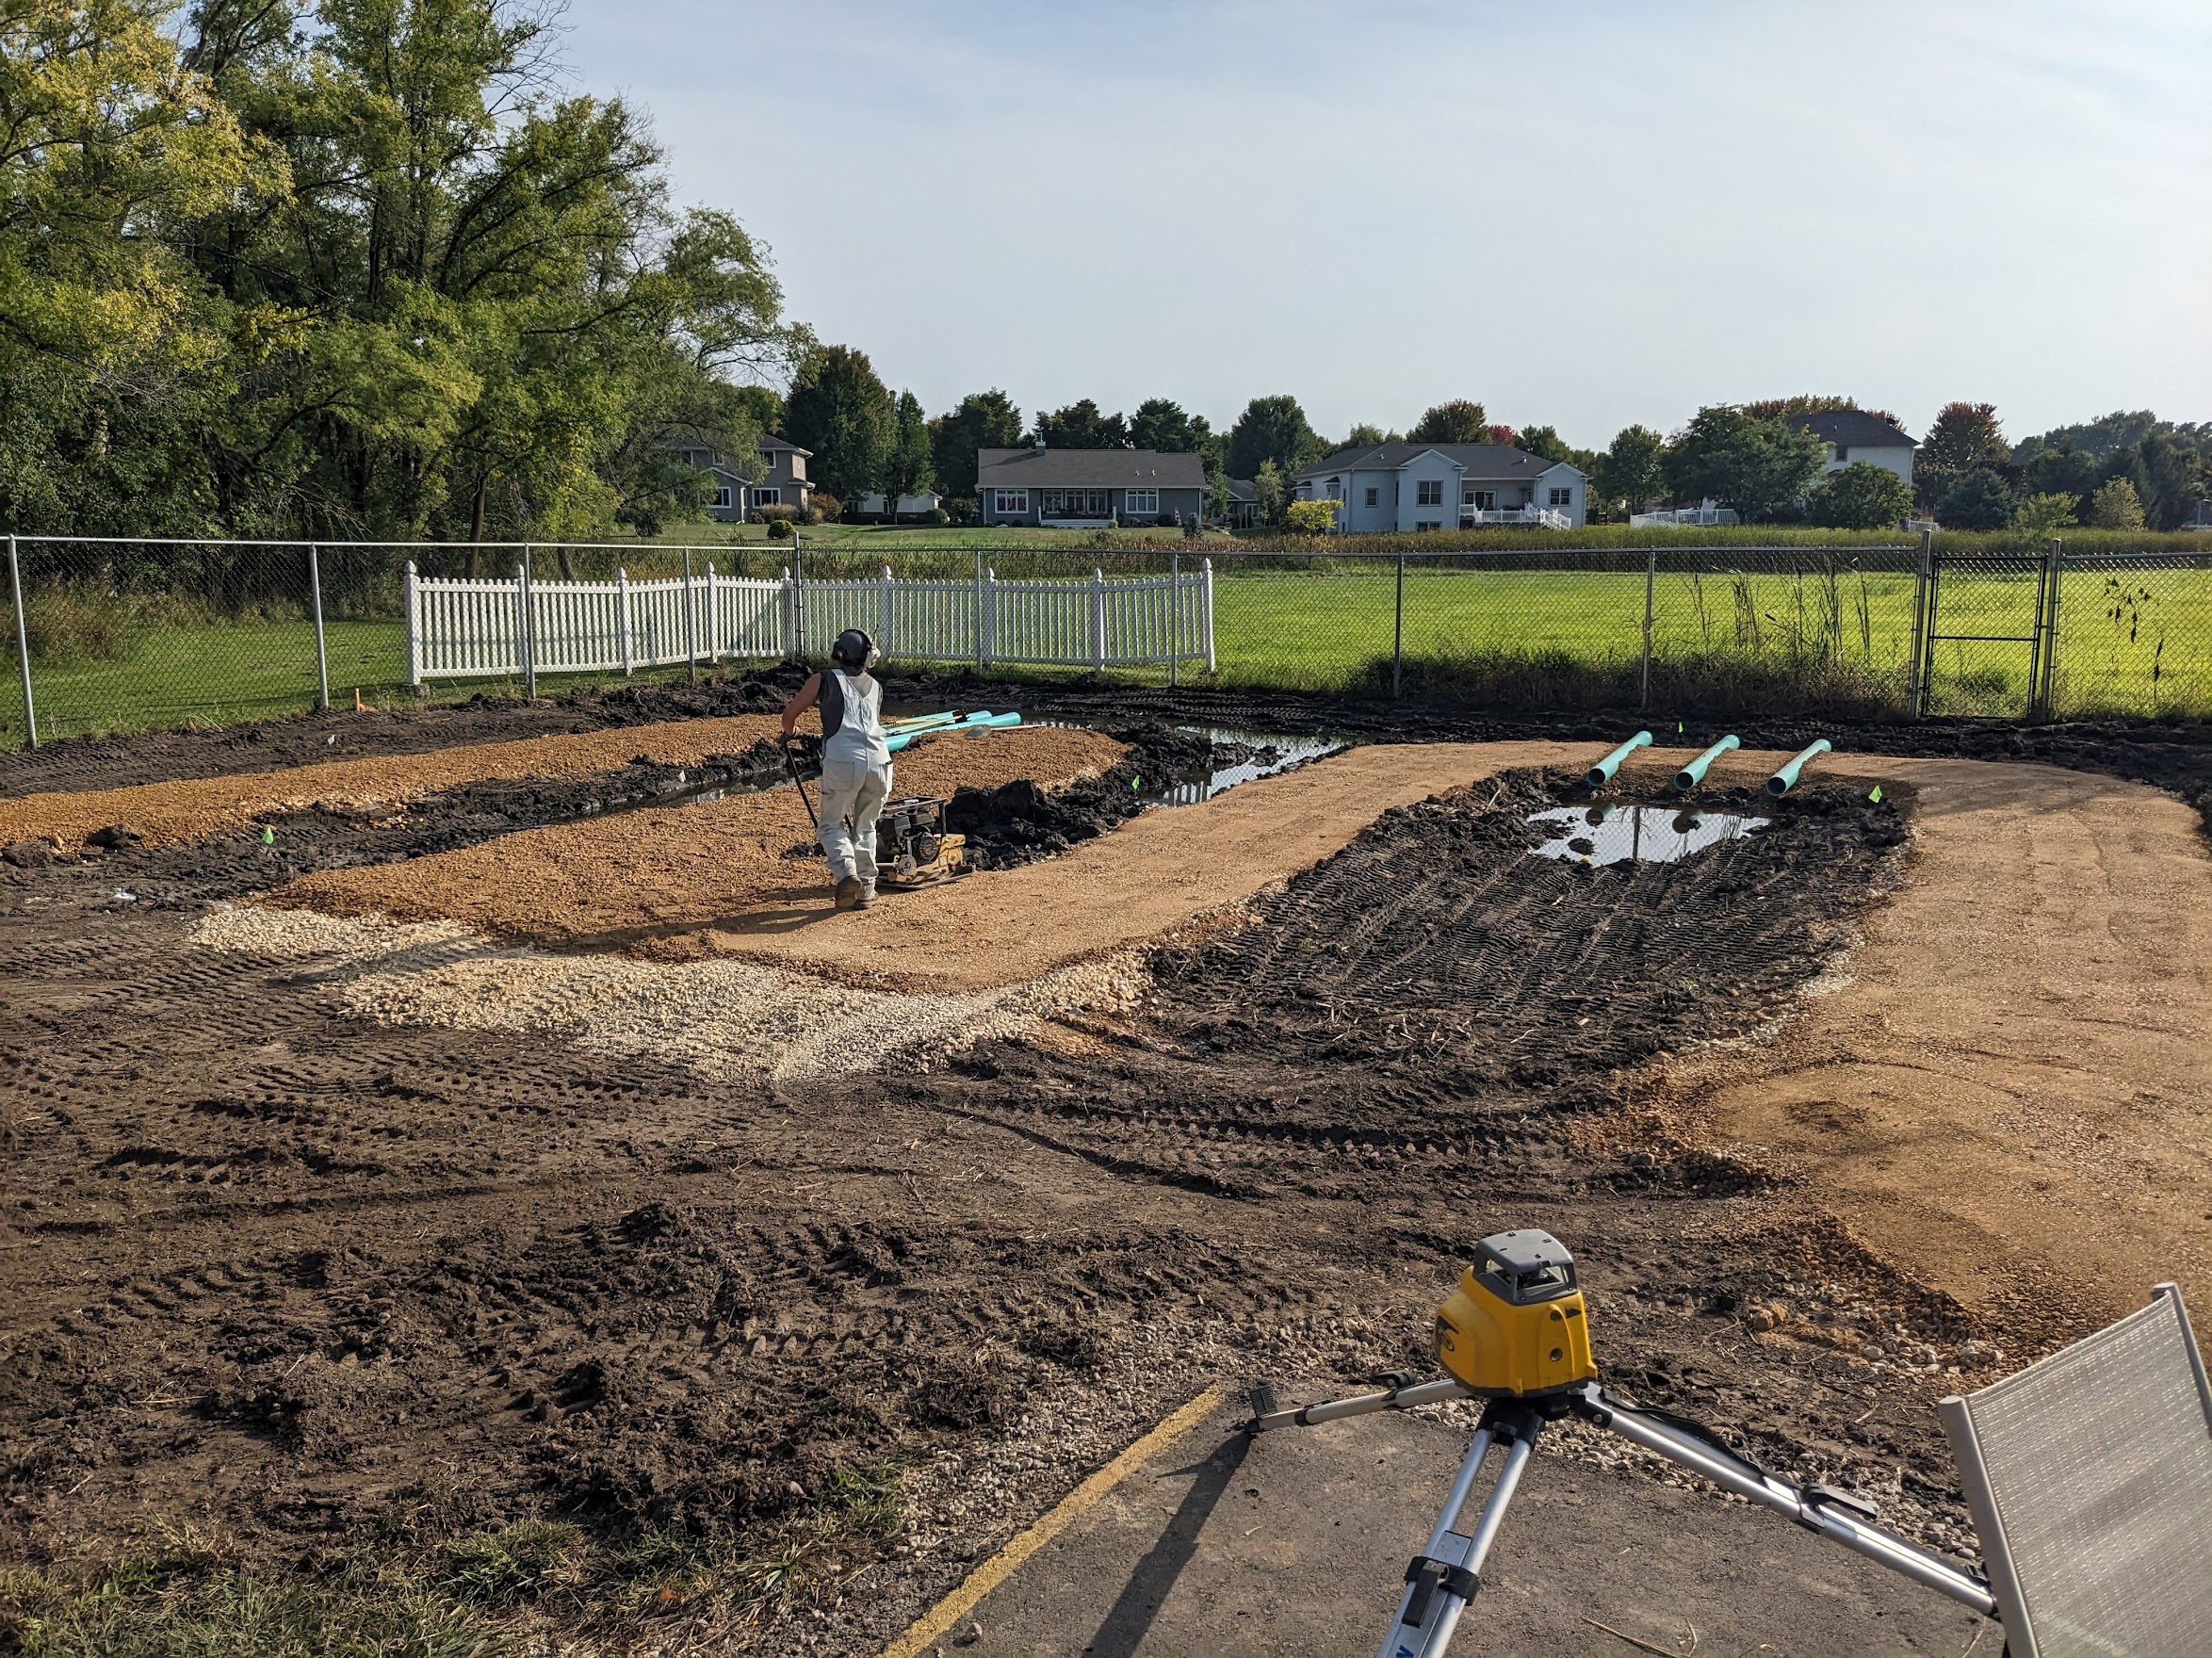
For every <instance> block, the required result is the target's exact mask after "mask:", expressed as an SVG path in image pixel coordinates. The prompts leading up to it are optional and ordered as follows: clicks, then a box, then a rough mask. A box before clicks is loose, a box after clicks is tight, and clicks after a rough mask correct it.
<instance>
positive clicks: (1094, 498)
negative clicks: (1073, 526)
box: [1020, 489, 1110, 518]
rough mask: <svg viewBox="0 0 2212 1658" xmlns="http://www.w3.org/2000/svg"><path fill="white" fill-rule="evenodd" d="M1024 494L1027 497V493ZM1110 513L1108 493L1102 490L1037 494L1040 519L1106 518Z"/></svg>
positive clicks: (1045, 491)
mask: <svg viewBox="0 0 2212 1658" xmlns="http://www.w3.org/2000/svg"><path fill="white" fill-rule="evenodd" d="M1023 493H1024V494H1025V495H1026V492H1023ZM1020 510H1022V511H1026V510H1027V509H1026V507H1025V508H1023V509H1020ZM1108 512H1110V507H1109V503H1108V499H1107V492H1106V491H1104V490H1102V489H1046V490H1039V491H1038V492H1037V516H1038V517H1040V518H1104V517H1106V516H1107V515H1108Z"/></svg>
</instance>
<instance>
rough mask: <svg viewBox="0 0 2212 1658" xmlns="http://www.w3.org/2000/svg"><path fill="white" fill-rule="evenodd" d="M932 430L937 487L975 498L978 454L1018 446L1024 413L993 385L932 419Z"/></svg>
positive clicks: (931, 450) (931, 441)
mask: <svg viewBox="0 0 2212 1658" xmlns="http://www.w3.org/2000/svg"><path fill="white" fill-rule="evenodd" d="M929 430H930V452H931V455H932V457H933V460H934V462H935V470H936V478H937V487H938V488H939V489H941V490H944V491H946V492H948V493H949V494H951V495H952V496H960V497H972V496H974V494H975V490H976V465H975V457H976V451H977V450H979V449H1011V448H1014V447H1017V446H1018V445H1019V444H1020V442H1021V411H1020V410H1019V409H1017V408H1016V407H1015V406H1014V399H1013V398H1009V397H1008V396H1007V395H1006V394H1005V393H1004V392H1002V391H1000V390H999V389H998V387H996V386H993V387H992V388H991V389H990V390H989V391H987V392H969V393H968V396H966V397H965V398H961V399H960V406H959V407H958V408H957V409H954V410H952V411H951V413H950V414H939V415H938V416H936V418H935V419H934V420H932V421H931V422H930V423H929Z"/></svg>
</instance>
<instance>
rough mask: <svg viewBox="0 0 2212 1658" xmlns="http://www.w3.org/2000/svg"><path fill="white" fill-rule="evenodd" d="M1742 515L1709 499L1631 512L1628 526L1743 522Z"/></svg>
mask: <svg viewBox="0 0 2212 1658" xmlns="http://www.w3.org/2000/svg"><path fill="white" fill-rule="evenodd" d="M1742 522H1743V519H1742V517H1741V516H1740V515H1739V514H1738V513H1737V512H1736V510H1735V509H1734V508H1733V507H1716V506H1715V505H1713V503H1712V502H1710V501H1708V502H1706V503H1705V504H1704V505H1703V506H1701V507H1669V508H1667V509H1665V510H1663V511H1660V512H1631V513H1630V514H1629V515H1628V527H1629V528H1631V529H1650V528H1666V527H1667V526H1668V525H1670V524H1706V525H1712V524H1741V523H1742Z"/></svg>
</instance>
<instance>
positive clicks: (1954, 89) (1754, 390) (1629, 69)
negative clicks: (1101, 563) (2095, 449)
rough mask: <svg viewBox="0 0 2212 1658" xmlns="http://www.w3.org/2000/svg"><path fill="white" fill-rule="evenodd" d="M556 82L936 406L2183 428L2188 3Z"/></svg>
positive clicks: (2200, 387)
mask: <svg viewBox="0 0 2212 1658" xmlns="http://www.w3.org/2000/svg"><path fill="white" fill-rule="evenodd" d="M566 26H567V28H568V30H569V39H568V44H567V56H568V58H569V62H570V69H571V74H572V77H573V79H574V81H575V84H576V86H577V89H580V90H588V91H592V92H594V93H615V92H619V93H621V94H624V95H626V96H627V97H629V98H631V99H633V100H634V101H635V102H636V103H638V104H639V105H641V106H643V107H644V108H646V109H648V110H650V111H651V112H652V114H653V117H654V121H655V125H656V129H657V131H658V133H659V138H660V139H661V141H662V142H663V144H664V145H665V146H666V148H667V150H668V154H669V161H670V169H671V174H672V177H673V179H674V181H675V189H676V194H677V197H678V199H679V200H681V201H684V202H688V203H704V204H708V205H712V206H718V207H724V208H727V209H729V210H730V211H732V212H734V213H736V214H737V215H738V216H739V217H740V219H742V220H743V221H744V222H745V223H746V225H747V226H748V227H749V228H750V229H752V230H753V231H754V232H755V233H756V235H758V236H761V237H762V238H763V239H764V240H766V241H767V242H768V243H769V244H770V245H771V246H772V248H773V252H774V259H775V265H776V269H777V273H778V275H779V276H780V277H781V278H782V280H783V282H784V284H785V287H786V290H787V293H788V295H789V303H790V309H791V312H792V314H793V315H794V316H796V317H801V318H803V319H805V321H807V322H809V323H811V324H812V325H813V326H814V327H815V328H816V330H817V331H818V332H819V333H821V336H822V337H823V338H824V339H827V340H832V341H838V342H842V343H848V344H852V345H855V346H858V347H860V348H861V349H865V350H866V351H868V353H869V354H870V357H871V358H872V359H873V360H874V363H875V365H876V367H877V369H878V371H879V372H880V373H881V374H882V375H883V376H884V378H885V379H886V381H888V382H890V383H891V384H892V385H893V386H911V387H912V388H913V389H914V390H915V392H916V393H917V394H918V395H919V397H920V398H921V399H922V401H923V402H924V403H925V404H926V405H927V406H928V407H929V408H930V409H931V410H932V411H933V412H935V411H937V410H940V409H943V408H946V407H949V406H950V405H951V403H953V402H954V401H956V400H957V399H958V398H959V397H960V396H961V394H963V393H965V392H968V391H973V390H978V389H981V388H983V387H985V386H991V385H1000V386H1003V387H1005V388H1006V390H1007V391H1009V392H1010V393H1012V394H1013V396H1014V398H1015V399H1016V400H1017V402H1018V403H1020V404H1021V406H1022V407H1023V409H1024V410H1025V411H1029V410H1034V409H1035V408H1037V407H1039V406H1057V405H1059V404H1062V403H1065V402H1069V401H1072V400H1073V399H1075V398H1081V397H1094V398H1098V400H1099V401H1100V402H1101V403H1102V404H1104V405H1105V406H1106V407H1108V408H1109V409H1113V408H1120V409H1124V410H1126V409H1129V408H1132V407H1134V405H1135V404H1136V403H1137V402H1138V401H1140V400H1141V399H1142V398H1146V397H1149V396H1156V395H1157V396H1166V397H1172V398H1177V399H1178V400H1179V401H1180V402H1182V403H1183V404H1184V405H1185V406H1187V407H1189V408H1192V409H1194V410H1196V411H1199V412H1202V413H1205V414H1209V415H1211V416H1212V418H1213V419H1215V420H1216V421H1217V422H1226V421H1228V419H1230V418H1233V417H1234V415H1235V414H1236V412H1237V411H1238V410H1239V409H1241V408H1242V407H1243V405H1244V401H1245V400H1246V399H1247V398H1251V397H1253V396H1255V395H1260V394H1264V393H1272V392H1279V391H1289V392H1293V393H1294V394H1295V395H1296V396H1297V397H1298V398H1300V400H1301V401H1302V402H1303V403H1304V404H1305V406H1306V410H1307V413H1308V414H1309V416H1310V417H1311V419H1312V420H1313V422H1314V424H1315V425H1316V426H1317V427H1318V428H1319V429H1320V430H1322V431H1324V432H1326V433H1328V434H1331V435H1336V434H1341V433H1342V431H1344V429H1345V428H1346V427H1347V426H1348V425H1349V424H1350V423H1351V422H1353V421H1355V420H1369V421H1374V422H1375V423H1377V424H1379V425H1384V426H1391V425H1396V426H1404V425H1407V424H1408V423H1410V422H1411V421H1412V420H1413V419H1415V418H1416V417H1417V416H1418V415H1419V414H1420V413H1421V411H1422V409H1423V407H1425V406H1426V405H1428V404H1430V403H1433V402H1437V401H1439V400H1441V399H1443V398H1452V397H1473V398H1480V399H1482V400H1483V401H1484V402H1485V403H1486V404H1487V405H1488V409H1489V412H1490V416H1491V418H1492V419H1494V420H1506V421H1510V422H1512V423H1514V424H1516V425H1529V424H1535V423H1538V422H1543V423H1549V424H1552V425H1554V426H1556V427H1558V428H1559V430H1560V431H1561V432H1562V434H1563V435H1565V436H1566V437H1568V438H1569V439H1570V440H1571V441H1574V442H1577V443H1582V444H1587V445H1591V446H1593V447H1602V445H1603V444H1604V443H1605V442H1606V441H1607V440H1608V439H1609V438H1610V437H1611V435H1612V433H1613V432H1614V431H1617V430H1618V428H1619V427H1621V426H1623V425H1625V424H1627V423H1629V422H1631V421H1642V422H1644V423H1645V424H1648V425H1652V426H1657V427H1660V428H1662V429H1665V428H1669V427H1672V426H1674V425H1676V424H1678V423H1679V422H1680V421H1682V420H1683V418H1685V417H1686V416H1687V415H1688V414H1690V413H1691V412H1692V411H1693V410H1694V409H1695V408H1696V407H1697V406H1698V405H1699V404H1700V403H1705V402H1714V401H1722V400H1736V399H1743V398H1756V397H1766V396H1779V395H1782V394H1786V393H1790V392H1797V391H1817V392H1841V393H1846V394H1849V395H1851V396H1854V397H1856V398H1859V399H1860V400H1861V401H1862V403H1865V404H1867V405H1869V406H1879V407H1885V408H1889V409H1893V410H1895V412H1896V413H1897V414H1899V415H1901V416H1902V417H1903V418H1904V420H1905V421H1906V424H1907V425H1908V427H1909V428H1910V429H1911V430H1912V431H1914V432H1916V433H1917V432H1919V431H1922V430H1924V429H1925V427H1926V426H1927V421H1928V419H1929V418H1930V416H1931V415H1932V414H1934V412H1935V410H1936V409H1937V408H1938V407H1940V406H1941V405H1942V404H1943V403H1944V402H1945V401H1947V400H1949V399H1950V398H1972V399H1975V400H1977V401H1980V400H1987V401H1992V402H1994V403H1995V404H1996V405H1997V407H1998V412H1999V414H2000V415H2001V416H2002V417H2003V419H2004V421H2005V425H2006V429H2007V431H2009V432H2010V433H2011V434H2012V435H2014V436H2016V437H2017V436H2023V435H2025V434H2027V433H2029V432H2032V431H2040V430H2042V429H2044V428H2046V427H2048V426H2051V425H2055V424H2057V423H2060V422H2065V421H2072V420H2077V419H2085V418H2089V417H2090V416H2093V415H2096V414H2103V413H2105V412H2106V411H2108V410H2111V409H2114V408H2122V407H2125V408H2141V407H2146V406H2148V407H2152V408H2155V409H2156V410H2158V411H2159V413H2161V414H2165V415H2166V416H2168V417H2169V418H2174V419H2195V420H2202V419H2207V418H2212V212H2207V208H2208V207H2212V94H2208V93H2207V88H2208V87H2212V6H2206V5H2204V4H2203V0H2099V4H2097V5H2096V6H2093V7H2088V6H2080V5H2075V4H2069V5H2058V4H2048V3H2046V0H2012V3H2009V4H1990V3H1983V0H1958V3H1946V0H1921V3H1920V4H1896V3H1892V0H1851V3H1850V4H1829V5H1819V6H1812V5H1794V4H1783V3H1781V0H1711V3H1705V4H1699V3H1695V0H1690V3H1684V4H1669V3H1644V4H1635V3H1631V0H1583V3H1580V4H1575V3H1570V4H1563V5H1556V6H1531V5H1528V4H1526V3H1525V0H1524V3H1523V4H1521V5H1518V6H1511V7H1507V6H1497V5H1492V4H1488V3H1487V0H1485V3H1475V4H1458V5H1448V4H1423V3H1403V4H1398V3H1386V4H1375V5H1358V6H1352V5H1340V6H1334V7H1322V6H1309V5H1302V4H1276V5H1266V6H1260V5H1238V4H1207V3H1204V0H1191V3H1187V4H1141V3H1126V4H1124V3H1104V4H1090V5H1083V6H1081V7H1076V6H1068V5H1065V4H1053V3H1052V0H1031V3H1029V4H1026V5H1010V4H999V3H996V0H989V3H975V4H960V3H951V0H948V3H943V4H928V3H909V4H894V3H888V0H807V3H805V4H801V5H779V6H770V5H756V4H751V3H749V0H748V3H743V4H734V3H731V0H653V3H652V4H650V5H640V4H637V3H636V0H628V3H624V0H570V8H569V11H568V14H567V19H566Z"/></svg>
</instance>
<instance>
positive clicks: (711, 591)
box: [707, 559, 722, 668]
mask: <svg viewBox="0 0 2212 1658" xmlns="http://www.w3.org/2000/svg"><path fill="white" fill-rule="evenodd" d="M721 615H722V610H721V607H720V606H718V605H717V604H716V603H715V587H714V561H713V560H711V559H709V560H708V561H707V665H708V667H709V668H711V667H713V666H714V665H715V664H716V663H717V662H719V661H721V660H722V633H721V627H722V624H721V620H720V618H721Z"/></svg>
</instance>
